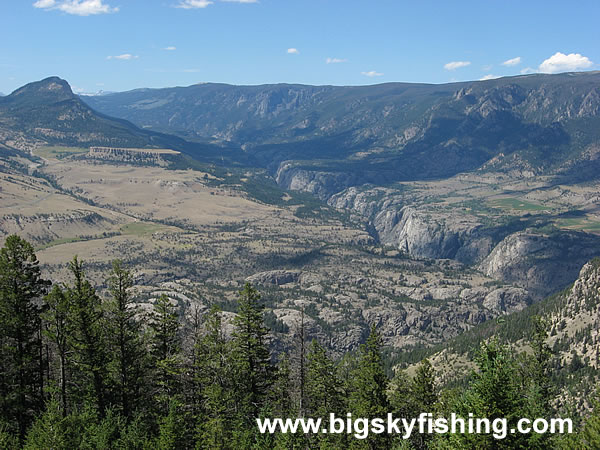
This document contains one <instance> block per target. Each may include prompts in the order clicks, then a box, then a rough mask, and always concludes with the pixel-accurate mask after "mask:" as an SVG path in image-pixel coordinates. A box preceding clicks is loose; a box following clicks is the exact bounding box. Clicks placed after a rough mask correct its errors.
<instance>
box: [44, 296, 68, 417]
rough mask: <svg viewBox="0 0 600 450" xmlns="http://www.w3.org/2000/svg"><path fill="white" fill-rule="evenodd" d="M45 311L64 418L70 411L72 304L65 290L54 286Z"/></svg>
mask: <svg viewBox="0 0 600 450" xmlns="http://www.w3.org/2000/svg"><path fill="white" fill-rule="evenodd" d="M44 302H45V311H44V313H43V314H42V318H43V320H44V322H45V325H46V326H45V330H44V332H45V335H46V337H47V339H48V340H49V341H50V343H51V344H52V345H53V347H54V351H55V353H56V355H57V356H58V389H59V398H60V409H61V411H62V415H63V417H66V416H67V414H68V410H69V402H68V393H67V381H68V380H67V378H68V372H69V367H68V366H69V341H68V338H69V335H70V333H71V331H72V330H71V329H70V322H69V313H70V303H69V299H68V297H67V296H66V295H65V292H64V291H63V289H62V288H61V287H60V286H58V285H54V286H53V287H52V290H51V291H50V293H49V294H48V295H47V296H46V297H45V299H44Z"/></svg>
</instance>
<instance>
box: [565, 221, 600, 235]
mask: <svg viewBox="0 0 600 450" xmlns="http://www.w3.org/2000/svg"><path fill="white" fill-rule="evenodd" d="M556 225H557V226H558V227H559V228H568V229H571V230H581V231H587V232H590V233H598V232H600V222H597V221H595V220H590V219H588V218H587V217H576V218H569V219H557V221H556Z"/></svg>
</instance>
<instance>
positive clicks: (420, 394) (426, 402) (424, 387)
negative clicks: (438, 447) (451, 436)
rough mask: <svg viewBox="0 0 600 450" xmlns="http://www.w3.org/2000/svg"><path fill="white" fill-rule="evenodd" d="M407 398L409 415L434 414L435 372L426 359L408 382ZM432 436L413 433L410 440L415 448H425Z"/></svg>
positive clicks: (435, 400)
mask: <svg viewBox="0 0 600 450" xmlns="http://www.w3.org/2000/svg"><path fill="white" fill-rule="evenodd" d="M409 399H410V403H411V406H410V409H411V415H410V416H409V417H418V416H419V415H420V414H421V413H432V414H435V412H436V411H435V409H436V404H437V401H438V396H437V392H436V389H435V373H434V370H433V366H432V365H431V363H430V362H429V360H428V359H424V360H423V361H422V362H421V363H420V364H419V367H418V368H417V373H416V374H415V377H414V378H413V379H412V380H411V382H410V387H409ZM432 437H433V436H431V435H429V434H421V433H413V435H412V436H411V441H412V443H413V446H414V447H415V448H418V449H424V448H427V442H429V441H430V439H431V438H432Z"/></svg>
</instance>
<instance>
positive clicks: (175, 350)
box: [150, 294, 181, 411]
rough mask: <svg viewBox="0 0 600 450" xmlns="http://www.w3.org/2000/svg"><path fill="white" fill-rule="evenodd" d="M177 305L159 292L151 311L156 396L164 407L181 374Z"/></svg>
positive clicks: (166, 406) (151, 351) (167, 403)
mask: <svg viewBox="0 0 600 450" xmlns="http://www.w3.org/2000/svg"><path fill="white" fill-rule="evenodd" d="M179 329H180V324H179V321H178V318H177V309H176V307H175V306H173V305H172V304H171V301H170V300H169V298H168V297H167V296H166V295H165V294H162V295H161V296H160V297H159V299H158V300H157V301H156V303H155V304H154V310H153V311H152V313H151V315H150V330H151V341H152V342H151V349H150V353H151V358H152V362H153V364H154V368H155V371H156V375H155V380H154V381H155V385H156V386H155V398H156V400H157V401H158V404H159V406H160V408H161V409H162V410H163V411H164V410H166V409H167V408H168V406H169V400H170V399H171V397H173V396H174V395H176V394H177V393H178V388H179V377H180V375H181V338H180V335H179Z"/></svg>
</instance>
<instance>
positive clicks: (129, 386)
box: [108, 260, 146, 420]
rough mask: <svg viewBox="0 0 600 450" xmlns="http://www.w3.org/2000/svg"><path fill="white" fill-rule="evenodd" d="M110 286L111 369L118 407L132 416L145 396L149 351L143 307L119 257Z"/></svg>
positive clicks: (109, 280) (114, 266) (124, 413)
mask: <svg viewBox="0 0 600 450" xmlns="http://www.w3.org/2000/svg"><path fill="white" fill-rule="evenodd" d="M108 286H109V291H110V294H111V297H112V298H111V301H110V302H109V303H108V319H109V320H108V324H109V327H110V333H109V344H110V346H111V349H112V360H111V364H110V369H111V375H112V378H113V384H114V386H115V388H116V389H115V390H116V397H117V404H118V405H119V410H120V411H122V413H123V415H124V416H125V417H126V418H127V419H128V420H129V419H131V417H132V415H133V412H134V411H135V410H136V408H137V406H138V405H139V404H140V402H141V399H142V397H143V395H142V394H143V391H144V390H143V383H144V369H145V363H146V352H145V347H144V342H143V340H142V334H141V332H142V329H141V322H140V310H139V308H137V307H136V305H135V303H134V302H133V300H132V297H131V294H130V290H131V288H132V287H133V279H132V276H131V273H130V272H129V271H128V270H125V269H124V268H123V265H122V263H121V261H119V260H116V261H113V264H112V272H111V275H110V277H109V279H108Z"/></svg>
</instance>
